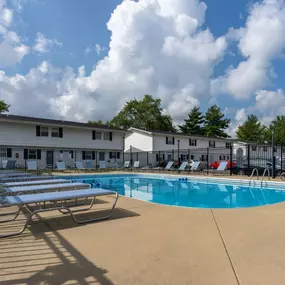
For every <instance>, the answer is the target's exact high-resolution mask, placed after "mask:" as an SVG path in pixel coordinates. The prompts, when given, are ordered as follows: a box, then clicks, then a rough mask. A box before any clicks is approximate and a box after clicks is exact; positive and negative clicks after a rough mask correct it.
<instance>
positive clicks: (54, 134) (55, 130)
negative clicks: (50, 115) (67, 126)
mask: <svg viewBox="0 0 285 285" xmlns="http://www.w3.org/2000/svg"><path fill="white" fill-rule="evenodd" d="M51 136H52V137H53V138H59V128H52V129H51Z"/></svg>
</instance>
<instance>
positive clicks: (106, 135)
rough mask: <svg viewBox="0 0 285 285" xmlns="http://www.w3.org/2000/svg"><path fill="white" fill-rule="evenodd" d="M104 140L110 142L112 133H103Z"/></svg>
mask: <svg viewBox="0 0 285 285" xmlns="http://www.w3.org/2000/svg"><path fill="white" fill-rule="evenodd" d="M103 139H104V141H109V140H110V133H103Z"/></svg>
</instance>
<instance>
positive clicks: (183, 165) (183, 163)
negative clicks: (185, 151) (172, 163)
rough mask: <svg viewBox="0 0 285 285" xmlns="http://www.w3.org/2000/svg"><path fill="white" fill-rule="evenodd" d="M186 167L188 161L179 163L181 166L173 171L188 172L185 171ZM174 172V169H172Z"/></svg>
mask: <svg viewBox="0 0 285 285" xmlns="http://www.w3.org/2000/svg"><path fill="white" fill-rule="evenodd" d="M187 166H188V161H183V162H182V163H181V165H180V166H179V168H178V169H175V171H176V170H177V171H179V172H180V171H188V170H189V169H186V167H187ZM173 170H174V169H173Z"/></svg>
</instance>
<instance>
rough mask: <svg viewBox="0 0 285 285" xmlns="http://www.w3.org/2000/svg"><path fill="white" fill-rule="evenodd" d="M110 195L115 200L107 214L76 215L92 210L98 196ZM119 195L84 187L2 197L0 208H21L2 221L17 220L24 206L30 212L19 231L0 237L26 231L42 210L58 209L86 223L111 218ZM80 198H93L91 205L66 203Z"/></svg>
mask: <svg viewBox="0 0 285 285" xmlns="http://www.w3.org/2000/svg"><path fill="white" fill-rule="evenodd" d="M109 195H115V201H114V203H113V205H112V207H111V209H110V211H109V212H108V213H107V214H106V215H104V216H102V217H96V218H89V219H88V218H87V219H85V220H82V218H81V219H80V220H78V219H77V218H76V216H75V215H74V213H75V212H82V211H87V210H90V209H91V208H92V207H93V205H94V202H95V198H96V197H98V196H109ZM118 197H119V196H118V194H117V193H116V192H113V191H110V190H106V189H101V188H96V189H82V190H80V191H77V190H69V191H63V192H51V193H39V194H28V195H20V196H6V197H2V200H1V202H0V203H1V204H0V208H7V207H11V206H18V207H19V209H18V211H17V212H16V213H15V215H13V217H12V218H10V219H6V220H1V221H0V223H5V222H12V221H14V220H16V219H17V217H18V216H19V214H20V212H21V210H22V209H23V208H26V209H28V211H27V212H28V213H26V215H27V220H26V222H25V224H24V226H23V228H22V229H21V230H19V231H17V232H12V233H6V234H1V235H0V238H5V237H11V236H17V235H20V234H21V233H23V232H24V231H25V229H26V228H27V226H28V225H29V224H30V223H31V222H32V218H33V216H34V215H35V214H38V213H41V212H50V211H55V210H56V211H60V212H61V213H63V214H67V213H69V214H70V215H71V217H72V219H73V220H74V221H75V222H76V223H78V224H86V223H91V222H95V221H99V220H105V219H108V218H110V216H111V215H112V213H113V211H114V209H115V206H116V203H117V200H118ZM80 198H91V202H90V205H89V206H88V207H87V208H83V209H76V210H73V207H74V205H73V204H72V205H71V206H69V204H67V203H66V202H67V201H69V200H76V199H80ZM41 203H45V207H44V208H43V207H42V206H41ZM30 204H33V205H36V206H37V207H36V208H35V209H34V208H33V209H32V208H29V205H30Z"/></svg>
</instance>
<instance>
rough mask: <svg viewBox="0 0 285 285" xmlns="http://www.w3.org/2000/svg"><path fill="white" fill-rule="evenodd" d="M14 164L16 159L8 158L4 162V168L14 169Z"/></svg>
mask: <svg viewBox="0 0 285 285" xmlns="http://www.w3.org/2000/svg"><path fill="white" fill-rule="evenodd" d="M15 166H16V160H8V161H7V164H6V169H14V168H15Z"/></svg>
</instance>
